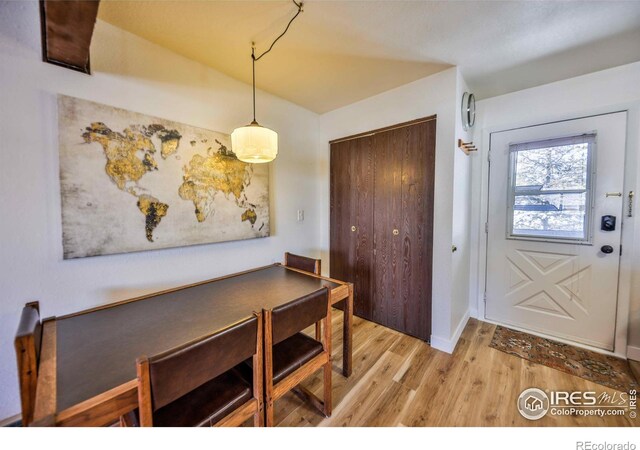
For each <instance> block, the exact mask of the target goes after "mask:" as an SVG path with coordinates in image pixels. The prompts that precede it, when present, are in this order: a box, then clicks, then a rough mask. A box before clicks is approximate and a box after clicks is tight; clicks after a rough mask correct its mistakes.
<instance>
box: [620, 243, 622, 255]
mask: <svg viewBox="0 0 640 450" xmlns="http://www.w3.org/2000/svg"><path fill="white" fill-rule="evenodd" d="M620 255H622V244H620Z"/></svg>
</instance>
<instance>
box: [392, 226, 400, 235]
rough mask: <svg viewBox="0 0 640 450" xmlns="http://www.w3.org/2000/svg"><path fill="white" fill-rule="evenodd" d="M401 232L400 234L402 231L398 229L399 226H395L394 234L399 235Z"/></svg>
mask: <svg viewBox="0 0 640 450" xmlns="http://www.w3.org/2000/svg"><path fill="white" fill-rule="evenodd" d="M399 234H400V231H398V229H397V228H395V229H394V230H393V235H394V236H397V235H399Z"/></svg>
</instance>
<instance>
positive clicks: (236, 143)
mask: <svg viewBox="0 0 640 450" xmlns="http://www.w3.org/2000/svg"><path fill="white" fill-rule="evenodd" d="M292 1H293V3H294V4H295V5H296V7H297V8H298V12H296V15H295V16H293V17H292V18H291V20H290V21H289V23H288V24H287V27H286V28H285V29H284V31H283V32H282V34H281V35H280V36H278V37H277V38H276V39H275V40H274V41H273V43H272V44H271V46H270V47H269V48H268V49H267V50H266V51H265V52H264V53H262V54H261V55H260V56H256V51H255V50H256V49H255V43H253V42H252V43H251V64H252V66H253V67H252V68H253V121H252V122H251V123H250V124H249V125H246V126H244V127H240V128H236V129H235V130H233V133H231V150H232V151H233V152H234V153H235V155H236V157H237V158H238V159H239V160H240V161H244V162H246V163H253V164H256V163H267V162H270V161H273V160H274V159H275V158H276V156H277V155H278V133H276V132H275V131H273V130H271V129H269V128H266V127H263V126H262V125H260V124H259V123H258V122H257V121H256V61H258V60H260V58H262V57H263V56H264V55H266V54H267V53H269V52H270V51H271V49H272V48H273V46H274V45H275V44H276V42H278V40H279V39H280V38H281V37H282V36H284V35H285V33H286V32H287V31H288V30H289V27H290V26H291V23H292V22H293V21H294V20H295V18H296V17H298V15H299V14H300V13H301V12H302V2H300V3H297V2H296V1H295V0H292Z"/></svg>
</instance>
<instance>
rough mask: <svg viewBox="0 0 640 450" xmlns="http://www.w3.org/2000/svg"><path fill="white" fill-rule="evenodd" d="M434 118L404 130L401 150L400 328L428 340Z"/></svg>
mask: <svg viewBox="0 0 640 450" xmlns="http://www.w3.org/2000/svg"><path fill="white" fill-rule="evenodd" d="M435 125H436V122H435V120H432V121H429V122H424V123H420V124H417V125H414V126H413V127H411V128H408V129H407V135H406V141H405V142H406V144H407V145H406V146H404V147H403V149H402V150H403V153H402V194H401V196H402V228H401V232H400V237H401V240H402V263H401V269H400V270H401V283H400V286H401V288H400V303H401V310H402V313H401V314H400V315H401V317H402V319H403V323H402V329H403V330H404V331H405V332H406V333H408V334H411V335H413V336H416V337H419V338H421V339H424V340H429V339H430V335H431V284H432V278H431V272H432V255H433V189H434V183H433V182H434V168H435V132H436V126H435Z"/></svg>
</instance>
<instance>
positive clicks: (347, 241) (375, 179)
mask: <svg viewBox="0 0 640 450" xmlns="http://www.w3.org/2000/svg"><path fill="white" fill-rule="evenodd" d="M435 139H436V120H435V117H433V118H429V119H425V120H421V121H416V122H412V123H410V124H401V125H398V126H395V127H389V128H388V129H384V130H378V131H374V132H371V133H369V134H367V135H363V136H357V137H353V138H349V139H345V140H343V141H337V142H334V143H332V144H331V231H330V239H331V243H330V245H331V261H330V264H331V276H332V277H334V278H337V279H343V280H347V281H352V282H353V283H354V291H355V298H354V312H355V314H356V315H358V316H360V317H363V318H365V319H369V320H372V321H374V322H377V323H380V324H382V325H385V326H387V327H390V328H393V329H396V330H398V331H401V332H404V333H407V334H410V335H412V336H416V337H418V338H421V339H423V340H427V341H428V340H429V339H430V336H431V285H432V277H431V274H432V258H433V201H434V197H433V189H434V183H433V182H434V168H435V143H436V141H435ZM351 227H355V231H352V228H351Z"/></svg>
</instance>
